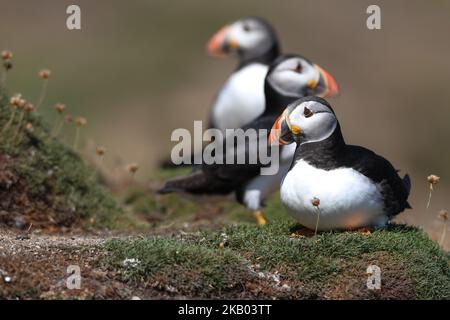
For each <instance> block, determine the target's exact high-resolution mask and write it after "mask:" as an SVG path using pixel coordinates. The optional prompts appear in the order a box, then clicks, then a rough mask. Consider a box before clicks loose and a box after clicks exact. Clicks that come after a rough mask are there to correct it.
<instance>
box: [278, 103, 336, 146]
mask: <svg viewBox="0 0 450 320" xmlns="http://www.w3.org/2000/svg"><path fill="white" fill-rule="evenodd" d="M336 131H338V132H339V134H340V126H339V122H338V120H337V118H336V115H335V113H334V111H333V109H332V108H331V105H330V104H329V103H328V102H327V101H326V100H325V99H322V98H320V97H313V96H309V97H304V98H301V99H298V100H296V101H295V102H293V103H291V104H290V105H289V106H288V107H287V108H286V109H285V110H284V112H283V113H282V114H281V116H280V117H279V118H278V119H277V121H276V122H275V124H274V125H273V127H272V132H271V134H270V143H271V144H272V143H279V144H290V143H293V142H296V143H297V144H298V145H301V144H305V143H313V142H321V141H324V140H327V139H328V138H329V137H331V136H332V135H333V134H334V133H335V132H336Z"/></svg>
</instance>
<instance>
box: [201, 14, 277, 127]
mask: <svg viewBox="0 0 450 320" xmlns="http://www.w3.org/2000/svg"><path fill="white" fill-rule="evenodd" d="M207 51H208V53H209V54H210V55H212V56H215V57H226V56H234V57H236V58H238V59H239V65H238V67H237V68H236V70H234V72H233V73H232V74H231V75H230V76H229V78H228V79H227V81H226V82H225V84H224V85H223V87H222V88H221V89H220V91H219V93H218V94H217V96H216V99H215V101H214V103H213V106H212V110H211V113H210V116H209V121H210V123H209V127H210V128H216V129H220V130H225V129H236V128H241V127H243V126H245V125H247V124H249V123H250V122H252V121H253V120H255V119H256V118H257V117H259V116H260V115H262V114H263V112H264V109H265V106H266V104H265V99H264V79H265V77H266V74H267V70H268V69H269V65H270V64H271V63H272V62H273V61H274V60H275V59H276V58H277V57H278V56H279V54H280V48H279V44H278V39H277V35H276V33H275V31H274V29H273V28H272V26H271V25H270V24H269V23H268V22H267V21H266V20H264V19H262V18H259V17H245V18H242V19H240V20H237V21H235V22H233V23H231V24H229V25H227V26H225V27H223V28H221V29H220V30H219V31H218V32H217V33H216V34H215V35H214V36H213V37H212V38H211V40H210V41H209V42H208V44H207Z"/></svg>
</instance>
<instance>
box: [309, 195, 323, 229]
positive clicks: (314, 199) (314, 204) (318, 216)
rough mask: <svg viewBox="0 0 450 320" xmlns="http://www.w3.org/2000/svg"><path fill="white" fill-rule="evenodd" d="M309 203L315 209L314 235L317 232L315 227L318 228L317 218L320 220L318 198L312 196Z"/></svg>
mask: <svg viewBox="0 0 450 320" xmlns="http://www.w3.org/2000/svg"><path fill="white" fill-rule="evenodd" d="M311 204H312V205H313V206H314V207H315V208H316V209H317V221H316V229H315V230H314V235H316V234H317V229H318V228H319V220H320V214H321V211H320V207H319V206H320V199H319V198H316V197H314V198H313V199H312V200H311Z"/></svg>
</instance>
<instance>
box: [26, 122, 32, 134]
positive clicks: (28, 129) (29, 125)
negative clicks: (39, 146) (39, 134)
mask: <svg viewBox="0 0 450 320" xmlns="http://www.w3.org/2000/svg"><path fill="white" fill-rule="evenodd" d="M25 130H27V131H28V132H33V131H34V128H33V124H32V123H31V122H28V123H27V124H26V125H25Z"/></svg>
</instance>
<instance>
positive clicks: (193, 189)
mask: <svg viewBox="0 0 450 320" xmlns="http://www.w3.org/2000/svg"><path fill="white" fill-rule="evenodd" d="M264 91H265V101H266V102H265V107H264V108H263V109H264V111H263V113H262V114H261V115H260V116H259V117H257V118H256V119H255V120H253V121H252V122H251V123H249V124H248V125H246V126H243V127H242V129H243V130H244V131H245V130H247V129H256V130H258V129H265V131H264V132H265V133H264V135H262V136H258V137H257V138H256V139H254V140H250V139H245V145H237V144H236V143H235V144H234V146H233V150H226V148H225V147H224V154H223V161H222V163H223V164H218V163H217V162H216V163H215V164H203V165H202V166H201V167H200V168H199V169H198V170H195V171H194V172H192V173H191V174H188V175H186V176H182V177H178V178H175V179H173V180H169V181H168V182H167V183H166V184H165V186H164V187H163V188H162V189H161V190H160V193H170V192H188V193H193V194H230V193H235V195H236V198H237V200H238V201H239V202H240V203H242V204H244V205H245V206H246V207H247V208H249V209H250V210H252V211H253V212H254V214H255V217H256V219H257V222H258V224H260V225H264V224H266V220H265V218H264V216H263V214H262V211H261V209H262V206H263V201H264V199H266V198H267V196H269V195H270V194H271V192H273V191H274V190H277V189H278V188H279V185H280V181H281V179H282V178H283V176H284V175H285V174H286V172H287V171H288V169H289V166H290V164H291V162H292V158H293V155H294V152H295V146H287V147H286V148H285V149H284V150H281V152H280V154H278V155H276V156H277V157H279V158H278V160H279V161H280V168H279V170H278V173H277V174H275V175H261V174H260V173H261V168H262V167H263V164H261V162H260V161H258V162H257V163H256V164H250V163H249V162H246V163H245V164H226V154H227V153H228V152H230V151H231V152H233V154H235V155H236V154H238V157H239V154H240V153H242V152H243V153H245V155H244V156H245V159H249V158H250V157H253V158H259V155H251V154H249V152H257V151H256V150H255V149H253V148H250V147H249V146H250V145H258V144H259V143H260V142H261V141H262V143H265V144H267V142H268V137H269V133H270V129H271V128H272V125H273V123H274V122H275V121H276V119H277V117H278V116H279V115H280V114H281V113H282V112H283V110H284V109H285V107H286V106H287V105H289V103H291V102H293V101H295V100H297V99H298V98H300V97H304V96H306V95H319V96H324V97H328V96H335V95H337V94H338V87H337V84H336V81H335V80H334V79H333V78H332V76H331V75H330V74H329V73H328V72H326V71H325V70H323V69H322V68H321V67H319V66H318V65H316V64H314V63H312V62H311V61H309V60H307V59H305V58H303V57H301V56H298V55H283V56H280V57H278V58H277V59H276V60H275V62H274V63H273V64H272V65H271V67H270V68H269V70H268V72H267V76H266V78H265V83H264ZM260 139H262V140H260ZM225 145H226V142H224V146H225Z"/></svg>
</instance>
